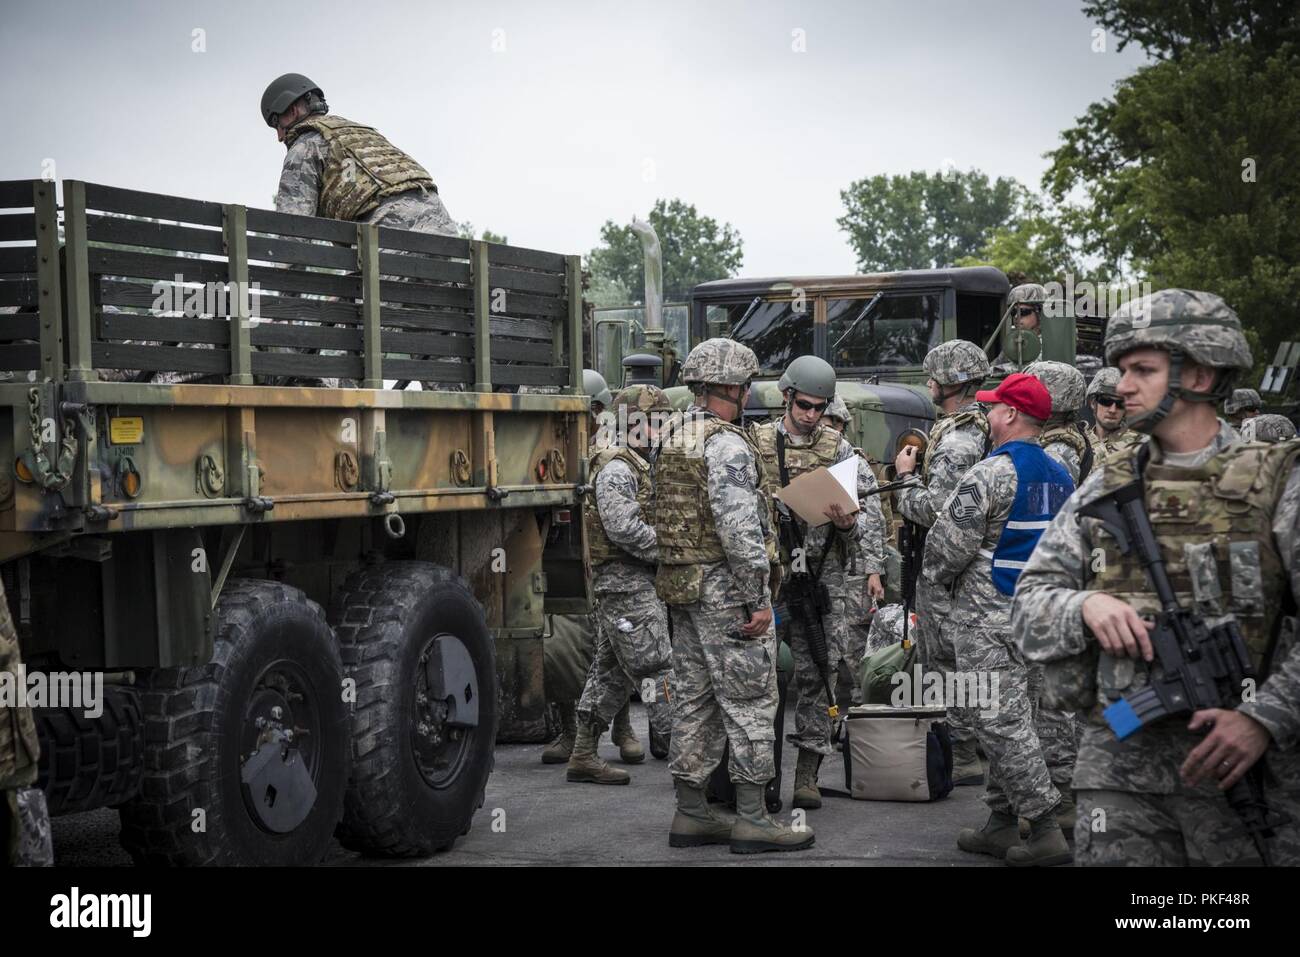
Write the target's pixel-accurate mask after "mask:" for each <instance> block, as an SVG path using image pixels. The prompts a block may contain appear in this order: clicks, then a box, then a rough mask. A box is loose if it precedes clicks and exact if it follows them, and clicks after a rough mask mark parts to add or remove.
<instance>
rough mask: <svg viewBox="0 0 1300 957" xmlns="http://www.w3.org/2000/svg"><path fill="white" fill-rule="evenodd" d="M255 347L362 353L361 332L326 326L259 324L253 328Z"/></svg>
mask: <svg viewBox="0 0 1300 957" xmlns="http://www.w3.org/2000/svg"><path fill="white" fill-rule="evenodd" d="M251 331H252V339H253V345H255V346H293V347H295V348H302V349H347V350H350V351H352V352H360V351H361V330H360V329H358V328H356V327H353V328H351V329H330V328H327V327H324V326H294V325H286V324H285V323H282V322H259V323H257V324H256V325H254V326H253V327H252V330H251Z"/></svg>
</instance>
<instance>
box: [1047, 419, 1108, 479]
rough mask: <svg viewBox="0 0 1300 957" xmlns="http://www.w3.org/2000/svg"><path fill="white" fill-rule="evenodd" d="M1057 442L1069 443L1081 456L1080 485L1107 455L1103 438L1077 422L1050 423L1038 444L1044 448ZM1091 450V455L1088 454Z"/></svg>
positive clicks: (1076, 453)
mask: <svg viewBox="0 0 1300 957" xmlns="http://www.w3.org/2000/svg"><path fill="white" fill-rule="evenodd" d="M1056 442H1060V443H1061V444H1062V445H1068V446H1069V447H1070V448H1072V449H1073V450H1074V454H1075V455H1077V456H1078V457H1079V481H1078V484H1079V485H1082V484H1083V480H1084V479H1086V478H1087V477H1088V473H1089V472H1091V471H1092V470H1093V469H1094V468H1096V466H1097V463H1098V462H1100V461H1101V460H1102V459H1103V458H1105V457H1106V446H1105V445H1104V444H1103V443H1102V441H1101V439H1099V438H1097V435H1096V433H1095V432H1093V431H1092V430H1090V429H1089V430H1086V431H1085V430H1084V429H1083V428H1082V427H1081V426H1080V425H1078V424H1077V423H1075V422H1058V423H1056V424H1054V425H1049V426H1048V427H1047V428H1045V429H1044V430H1043V432H1042V434H1041V435H1040V436H1039V437H1038V444H1039V445H1041V446H1042V447H1043V448H1047V447H1048V446H1049V445H1053V444H1055V443H1056ZM1090 450H1091V453H1092V455H1091V457H1089V454H1088V453H1089V451H1090Z"/></svg>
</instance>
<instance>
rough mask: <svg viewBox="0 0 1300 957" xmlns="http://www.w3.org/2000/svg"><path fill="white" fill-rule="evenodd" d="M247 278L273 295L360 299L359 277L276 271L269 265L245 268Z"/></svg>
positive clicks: (292, 270)
mask: <svg viewBox="0 0 1300 957" xmlns="http://www.w3.org/2000/svg"><path fill="white" fill-rule="evenodd" d="M248 279H249V281H250V282H254V283H256V284H257V285H258V286H260V287H261V288H263V289H274V290H275V291H277V292H301V293H306V294H308V295H313V296H341V297H343V298H344V299H360V298H361V277H359V276H337V275H334V274H332V273H324V272H308V271H306V270H305V269H276V268H274V267H272V266H249V267H248Z"/></svg>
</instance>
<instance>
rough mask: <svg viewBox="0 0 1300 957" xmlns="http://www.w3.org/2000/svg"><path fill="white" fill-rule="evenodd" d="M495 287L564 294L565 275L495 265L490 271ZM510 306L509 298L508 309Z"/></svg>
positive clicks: (518, 290)
mask: <svg viewBox="0 0 1300 957" xmlns="http://www.w3.org/2000/svg"><path fill="white" fill-rule="evenodd" d="M488 276H489V277H490V279H489V281H490V283H491V285H492V288H493V289H498V288H501V289H509V290H514V291H517V292H531V293H536V294H538V295H542V296H563V295H564V277H563V276H557V275H554V274H552V273H544V272H524V271H523V270H520V269H506V268H504V267H498V266H493V267H492V268H491V269H490V270H489V271H488ZM509 308H510V305H509V299H508V298H507V303H506V309H507V310H508V309H509Z"/></svg>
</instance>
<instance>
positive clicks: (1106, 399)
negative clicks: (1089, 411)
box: [1095, 395, 1124, 409]
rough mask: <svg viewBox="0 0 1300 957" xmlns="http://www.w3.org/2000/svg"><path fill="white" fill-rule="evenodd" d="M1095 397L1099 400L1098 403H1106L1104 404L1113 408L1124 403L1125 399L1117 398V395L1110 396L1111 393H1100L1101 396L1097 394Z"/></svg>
mask: <svg viewBox="0 0 1300 957" xmlns="http://www.w3.org/2000/svg"><path fill="white" fill-rule="evenodd" d="M1095 398H1096V400H1097V404H1098V405H1104V406H1105V407H1106V408H1108V409H1113V408H1115V406H1117V405H1123V404H1124V400H1123V399H1118V398H1116V397H1115V396H1110V395H1099V396H1095Z"/></svg>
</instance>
